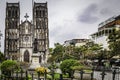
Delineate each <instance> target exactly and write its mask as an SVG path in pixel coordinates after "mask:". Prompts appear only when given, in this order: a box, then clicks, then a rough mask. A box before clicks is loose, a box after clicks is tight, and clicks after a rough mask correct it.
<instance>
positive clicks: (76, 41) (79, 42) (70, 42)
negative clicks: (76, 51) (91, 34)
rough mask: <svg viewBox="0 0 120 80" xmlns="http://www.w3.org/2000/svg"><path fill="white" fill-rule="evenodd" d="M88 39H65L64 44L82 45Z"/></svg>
mask: <svg viewBox="0 0 120 80" xmlns="http://www.w3.org/2000/svg"><path fill="white" fill-rule="evenodd" d="M89 41H90V40H89V39H72V40H66V41H65V42H64V46H69V45H74V46H77V47H79V46H83V45H85V44H86V43H87V42H89Z"/></svg>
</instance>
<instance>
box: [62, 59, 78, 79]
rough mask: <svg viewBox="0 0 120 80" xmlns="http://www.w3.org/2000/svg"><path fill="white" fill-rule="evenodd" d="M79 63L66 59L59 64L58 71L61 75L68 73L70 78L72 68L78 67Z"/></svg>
mask: <svg viewBox="0 0 120 80" xmlns="http://www.w3.org/2000/svg"><path fill="white" fill-rule="evenodd" d="M78 65H79V63H78V61H77V60H74V59H66V60H64V61H63V62H62V63H61V64H60V69H61V70H62V72H63V73H68V74H69V77H71V75H72V73H73V72H74V71H73V69H72V67H73V66H78Z"/></svg>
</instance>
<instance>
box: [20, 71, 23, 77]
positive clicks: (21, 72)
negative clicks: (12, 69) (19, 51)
mask: <svg viewBox="0 0 120 80" xmlns="http://www.w3.org/2000/svg"><path fill="white" fill-rule="evenodd" d="M20 75H21V79H22V78H23V71H22V70H21V71H20Z"/></svg>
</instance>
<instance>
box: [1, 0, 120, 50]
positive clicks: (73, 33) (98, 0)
mask: <svg viewBox="0 0 120 80" xmlns="http://www.w3.org/2000/svg"><path fill="white" fill-rule="evenodd" d="M18 1H19V2H20V14H21V16H20V19H21V20H25V18H24V15H25V13H28V15H29V16H30V17H29V21H31V20H32V0H0V30H1V32H2V33H3V37H2V39H1V40H2V47H1V50H2V52H3V51H4V31H5V10H6V9H5V8H6V2H18ZM34 1H36V2H46V1H47V2H48V19H49V38H50V47H53V46H54V43H56V42H59V43H63V42H64V41H65V40H69V39H74V38H77V39H78V38H79V39H81V38H89V35H90V34H92V33H94V32H97V29H98V24H99V23H101V22H103V21H105V20H106V19H108V18H110V17H112V16H114V15H119V14H120V0H34Z"/></svg>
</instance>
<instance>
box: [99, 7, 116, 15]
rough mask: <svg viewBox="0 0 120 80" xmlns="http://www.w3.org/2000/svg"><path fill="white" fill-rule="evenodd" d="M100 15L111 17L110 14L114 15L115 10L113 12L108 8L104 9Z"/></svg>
mask: <svg viewBox="0 0 120 80" xmlns="http://www.w3.org/2000/svg"><path fill="white" fill-rule="evenodd" d="M100 14H101V15H109V14H114V13H113V10H112V11H111V10H110V9H108V8H103V9H101V10H100Z"/></svg>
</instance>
